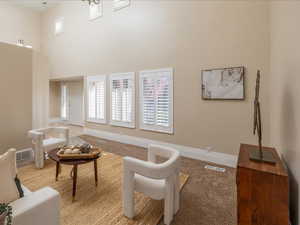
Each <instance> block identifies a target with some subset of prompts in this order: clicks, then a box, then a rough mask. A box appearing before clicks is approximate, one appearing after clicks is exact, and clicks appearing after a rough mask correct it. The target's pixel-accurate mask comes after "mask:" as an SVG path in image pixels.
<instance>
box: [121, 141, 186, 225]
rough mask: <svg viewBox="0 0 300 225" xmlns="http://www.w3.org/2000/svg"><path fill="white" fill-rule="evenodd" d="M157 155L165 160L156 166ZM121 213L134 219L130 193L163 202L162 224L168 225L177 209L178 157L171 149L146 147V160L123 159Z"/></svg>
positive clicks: (132, 198)
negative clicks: (139, 193) (135, 192)
mask: <svg viewBox="0 0 300 225" xmlns="http://www.w3.org/2000/svg"><path fill="white" fill-rule="evenodd" d="M157 156H162V157H164V158H167V159H168V160H167V161H165V162H163V163H160V164H157V159H156V157H157ZM123 165H124V175H123V212H124V215H125V216H127V217H128V218H133V217H134V191H137V192H141V193H144V194H145V195H147V196H149V197H151V198H152V199H155V200H161V199H164V223H165V224H166V225H169V224H170V223H171V222H172V220H173V216H174V214H176V213H177V211H178V210H179V192H180V181H179V168H180V154H179V152H178V151H176V150H175V149H172V148H168V147H163V146H158V145H150V146H149V148H148V161H142V160H138V159H134V158H131V157H125V158H124V164H123Z"/></svg>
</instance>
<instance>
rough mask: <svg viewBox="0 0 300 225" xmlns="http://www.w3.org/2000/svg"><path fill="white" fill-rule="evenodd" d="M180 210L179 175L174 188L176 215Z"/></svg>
mask: <svg viewBox="0 0 300 225" xmlns="http://www.w3.org/2000/svg"><path fill="white" fill-rule="evenodd" d="M179 208H180V179H179V174H178V175H177V176H176V177H175V187H174V215H175V214H176V213H177V212H178V210H179Z"/></svg>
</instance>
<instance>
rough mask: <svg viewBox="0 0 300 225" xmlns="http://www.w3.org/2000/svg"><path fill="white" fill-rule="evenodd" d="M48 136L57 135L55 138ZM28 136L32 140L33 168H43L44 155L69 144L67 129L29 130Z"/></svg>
mask: <svg viewBox="0 0 300 225" xmlns="http://www.w3.org/2000/svg"><path fill="white" fill-rule="evenodd" d="M49 135H57V136H55V137H52V136H49ZM28 136H29V137H30V138H31V139H32V144H33V150H34V160H35V166H36V167H37V168H43V167H44V158H45V157H44V153H46V152H48V151H50V150H53V149H55V148H58V147H59V146H61V145H68V144H69V128H67V127H50V128H43V129H38V130H31V131H29V132H28Z"/></svg>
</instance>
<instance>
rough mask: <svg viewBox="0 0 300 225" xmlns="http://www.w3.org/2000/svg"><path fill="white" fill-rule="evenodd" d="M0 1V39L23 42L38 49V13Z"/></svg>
mask: <svg viewBox="0 0 300 225" xmlns="http://www.w3.org/2000/svg"><path fill="white" fill-rule="evenodd" d="M8 2H9V1H7V2H4V1H0V28H1V31H0V32H1V35H0V41H2V42H9V43H17V41H18V40H19V39H23V40H24V41H25V44H29V45H32V46H33V48H34V49H36V50H39V49H40V25H41V24H40V21H41V20H40V13H38V12H34V11H32V10H30V9H26V8H21V7H18V6H15V5H12V4H11V3H8Z"/></svg>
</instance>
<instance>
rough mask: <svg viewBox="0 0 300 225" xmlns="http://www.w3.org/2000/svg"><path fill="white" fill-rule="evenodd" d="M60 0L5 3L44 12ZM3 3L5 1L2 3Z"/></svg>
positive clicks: (19, 0) (12, 1)
mask: <svg viewBox="0 0 300 225" xmlns="http://www.w3.org/2000/svg"><path fill="white" fill-rule="evenodd" d="M61 1H62V0H60V1H59V0H7V1H6V2H9V3H12V4H14V5H18V6H21V7H26V8H29V9H32V10H34V11H40V12H42V11H44V10H46V9H48V8H50V7H53V6H55V5H56V4H58V3H59V2H61ZM4 2H5V1H4Z"/></svg>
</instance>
